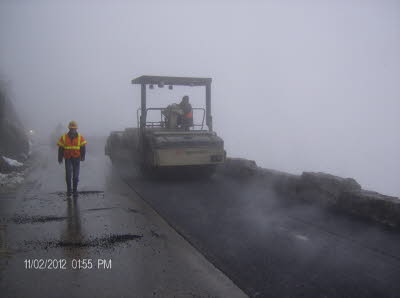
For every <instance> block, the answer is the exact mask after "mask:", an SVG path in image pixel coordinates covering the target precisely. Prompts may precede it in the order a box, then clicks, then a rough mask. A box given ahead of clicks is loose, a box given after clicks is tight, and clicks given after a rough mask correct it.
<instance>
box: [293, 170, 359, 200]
mask: <svg viewBox="0 0 400 298" xmlns="http://www.w3.org/2000/svg"><path fill="white" fill-rule="evenodd" d="M359 190H361V185H360V184H358V183H357V181H356V180H354V179H352V178H342V177H338V176H334V175H331V174H326V173H313V172H304V173H303V174H302V175H301V176H300V181H299V184H298V186H297V193H298V195H299V196H300V197H301V198H302V199H304V200H307V201H317V202H319V203H321V204H323V205H329V204H335V203H336V202H337V200H338V199H339V196H340V195H341V194H342V193H343V192H349V191H359Z"/></svg>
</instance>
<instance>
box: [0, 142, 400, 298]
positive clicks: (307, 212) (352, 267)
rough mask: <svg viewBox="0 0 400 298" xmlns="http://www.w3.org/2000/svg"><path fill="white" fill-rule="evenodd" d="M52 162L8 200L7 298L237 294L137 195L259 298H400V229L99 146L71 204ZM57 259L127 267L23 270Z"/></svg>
mask: <svg viewBox="0 0 400 298" xmlns="http://www.w3.org/2000/svg"><path fill="white" fill-rule="evenodd" d="M98 147H99V148H101V149H102V144H98ZM54 159H55V158H54ZM54 159H53V157H52V156H51V157H49V159H48V160H47V159H46V158H45V159H44V161H42V162H41V164H40V165H39V166H38V167H37V168H36V170H35V171H36V172H34V173H31V175H30V177H35V178H34V179H33V180H31V181H28V183H27V184H26V186H25V189H24V190H23V191H22V193H24V195H20V196H19V200H13V199H12V198H11V197H10V198H9V199H7V196H3V197H2V200H0V208H1V209H0V210H1V213H2V214H8V215H7V216H8V217H7V233H8V236H7V239H9V241H10V246H11V247H12V248H13V249H11V250H10V251H9V252H4V251H3V252H2V254H3V257H1V258H0V260H2V261H3V264H2V265H3V269H0V271H1V273H0V274H1V275H0V276H1V280H0V290H2V293H8V294H9V295H8V296H10V297H14V296H15V297H22V296H31V297H36V296H37V297H39V296H41V297H50V296H59V297H71V296H78V297H83V296H85V297H86V296H93V293H96V296H102V297H116V296H118V297H145V296H146V295H147V296H148V297H152V295H153V293H154V295H155V296H156V297H174V295H175V296H176V297H214V296H217V297H235V295H236V294H237V295H238V296H240V295H241V293H240V291H237V289H235V288H234V287H233V286H232V285H231V284H229V280H226V279H224V276H223V275H222V274H218V272H217V273H216V272H215V271H214V270H212V268H211V269H210V268H209V267H207V264H206V262H205V261H204V260H202V259H201V256H198V255H196V252H193V251H191V250H190V248H186V249H182V248H181V247H182V246H184V243H185V241H183V240H182V239H179V237H177V236H174V233H173V231H170V232H168V227H166V226H167V225H166V224H165V223H164V224H163V223H162V222H159V221H160V219H159V218H158V216H157V214H154V215H152V216H150V214H152V212H151V210H149V209H150V208H146V206H142V205H141V204H140V200H138V199H135V198H134V197H135V196H139V197H140V199H144V200H145V201H146V202H148V203H149V205H151V206H152V207H153V208H154V209H155V210H156V211H157V212H158V213H159V214H161V215H162V216H163V218H164V219H165V220H166V221H167V222H168V223H169V224H170V225H172V226H173V227H174V228H175V229H176V230H177V231H178V232H179V233H180V234H181V235H182V236H183V237H184V238H186V239H187V240H188V241H189V242H190V243H191V244H192V245H193V246H195V247H196V248H197V249H198V250H199V251H200V252H201V253H202V254H203V255H205V256H206V257H207V259H208V260H210V261H211V262H212V263H213V264H214V265H216V266H217V267H218V268H219V269H220V270H222V271H223V272H224V273H225V274H226V275H227V276H228V277H229V278H230V279H232V280H233V281H234V282H235V284H236V285H238V286H239V287H240V288H241V289H242V290H244V291H245V292H246V293H247V294H248V295H249V296H251V297H398V296H399V294H398V293H400V283H399V281H400V236H399V232H398V231H397V232H396V231H390V230H387V229H383V228H382V227H380V226H379V225H373V224H370V223H367V222H363V221H361V220H357V219H354V218H350V217H348V216H345V215H341V214H338V213H335V212H333V211H329V210H322V209H320V208H319V207H313V206H311V205H309V204H305V203H301V202H295V201H293V200H290V199H287V198H281V197H277V196H276V195H275V194H274V193H273V192H271V190H270V189H269V188H268V187H267V186H266V185H265V184H263V183H262V182H261V181H257V180H250V181H239V180H235V179H232V178H227V177H222V176H220V175H218V174H217V175H216V176H214V177H212V178H211V179H200V180H199V179H171V178H169V179H156V180H153V179H145V178H142V177H140V176H139V175H137V173H136V172H135V170H133V169H132V167H131V165H130V164H129V163H128V162H126V161H123V162H118V163H117V164H116V165H114V167H111V165H110V163H109V162H108V160H107V158H106V157H105V156H103V152H102V150H100V151H98V152H91V154H90V152H89V155H88V161H87V163H86V168H85V167H83V168H82V177H81V180H82V183H83V184H82V188H81V191H82V192H81V195H80V197H79V200H78V201H77V202H74V201H69V200H67V199H66V198H65V197H64V196H63V194H62V193H60V189H63V187H64V185H63V181H62V179H61V181H60V174H59V171H60V169H59V168H58V167H54V166H49V165H50V164H52V163H53V162H54ZM107 171H108V172H107ZM106 172H107V173H109V175H104V173H106ZM83 181H85V182H83ZM128 185H129V186H128ZM21 206H22V207H21ZM144 214H145V215H146V216H143V215H144ZM161 221H162V220H161ZM10 231H11V232H12V233H11V235H10ZM166 239H167V240H166ZM178 242H179V243H180V244H179V245H178V244H176V243H178ZM74 243H79V247H76V246H75V245H74ZM182 243H183V244H182ZM175 246H178V248H179V249H178V248H177V247H175ZM166 248H168V249H166ZM188 251H189V252H188ZM7 253H8V254H10V256H9V257H5V255H6V254H7ZM0 255H1V254H0ZM49 256H50V257H51V258H56V259H60V258H67V259H68V258H69V259H72V258H77V257H80V258H83V257H90V258H92V259H95V260H97V259H106V260H109V259H111V260H112V261H113V267H114V268H119V269H118V270H115V269H113V270H111V271H109V270H106V269H97V270H67V271H60V270H56V271H51V270H43V271H42V272H40V273H38V272H37V271H29V270H25V269H23V268H22V264H23V260H24V259H26V258H48V257H49ZM185 256H186V257H185ZM6 259H7V260H8V261H7V262H8V264H4V260H6ZM193 263H195V264H193ZM165 271H166V272H165ZM215 276H217V278H216V277H215ZM207 277H208V278H207ZM215 280H219V281H221V282H219V283H218V285H216V284H213V281H215ZM149 289H152V291H151V292H149ZM43 293H44V294H43ZM143 293H145V294H146V295H144V294H143ZM51 294H53V295H51ZM6 297H7V296H6Z"/></svg>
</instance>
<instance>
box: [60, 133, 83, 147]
mask: <svg viewBox="0 0 400 298" xmlns="http://www.w3.org/2000/svg"><path fill="white" fill-rule="evenodd" d="M65 137H66V134H64V135H63V143H64V149H76V150H79V149H81V135H80V134H79V133H78V137H77V138H78V146H65ZM70 140H71V142H72V139H71V138H70Z"/></svg>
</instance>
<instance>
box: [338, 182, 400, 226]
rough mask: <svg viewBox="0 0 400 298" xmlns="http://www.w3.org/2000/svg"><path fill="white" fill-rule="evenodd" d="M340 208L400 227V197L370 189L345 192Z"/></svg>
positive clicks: (341, 196)
mask: <svg viewBox="0 0 400 298" xmlns="http://www.w3.org/2000/svg"><path fill="white" fill-rule="evenodd" d="M337 206H338V207H340V209H343V210H346V211H347V212H350V213H352V214H355V215H359V216H361V217H364V218H367V219H371V220H373V221H377V222H380V223H383V224H386V225H389V226H392V227H400V199H399V198H396V197H391V196H385V195H382V194H380V193H377V192H374V191H368V190H356V191H347V192H343V193H342V194H341V195H340V196H339V199H338V201H337Z"/></svg>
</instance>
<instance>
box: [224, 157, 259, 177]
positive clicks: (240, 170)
mask: <svg viewBox="0 0 400 298" xmlns="http://www.w3.org/2000/svg"><path fill="white" fill-rule="evenodd" d="M257 169H258V167H257V164H256V162H255V161H254V160H248V159H244V158H227V159H226V161H225V163H224V164H223V165H221V166H220V168H219V171H220V172H222V173H223V174H225V175H227V176H232V177H238V178H246V177H252V176H254V175H255V174H256V172H257Z"/></svg>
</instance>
